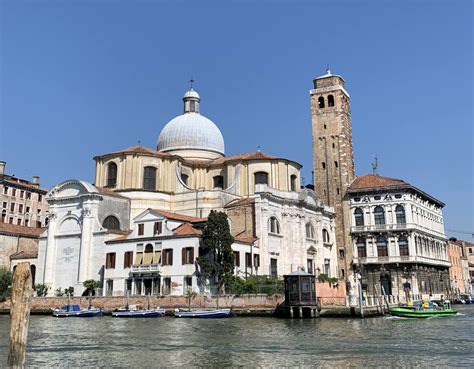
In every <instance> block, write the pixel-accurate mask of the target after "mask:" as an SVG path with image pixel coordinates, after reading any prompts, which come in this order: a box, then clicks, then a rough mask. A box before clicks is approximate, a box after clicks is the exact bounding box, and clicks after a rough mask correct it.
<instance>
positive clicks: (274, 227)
mask: <svg viewBox="0 0 474 369" xmlns="http://www.w3.org/2000/svg"><path fill="white" fill-rule="evenodd" d="M268 229H269V230H270V233H275V234H280V223H279V222H278V219H277V218H275V217H271V218H270V219H269V220H268Z"/></svg>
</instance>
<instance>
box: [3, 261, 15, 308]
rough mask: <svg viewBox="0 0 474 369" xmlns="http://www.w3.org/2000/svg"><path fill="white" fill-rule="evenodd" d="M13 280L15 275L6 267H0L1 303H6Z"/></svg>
mask: <svg viewBox="0 0 474 369" xmlns="http://www.w3.org/2000/svg"><path fill="white" fill-rule="evenodd" d="M12 280H13V273H12V272H10V271H9V270H8V269H7V268H6V267H4V266H2V267H0V302H2V301H5V300H6V299H7V297H8V296H9V292H10V287H11V284H12Z"/></svg>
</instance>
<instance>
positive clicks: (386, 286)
mask: <svg viewBox="0 0 474 369" xmlns="http://www.w3.org/2000/svg"><path fill="white" fill-rule="evenodd" d="M380 286H381V287H382V288H381V291H380V292H381V293H382V294H383V293H384V292H385V294H386V295H391V294H392V278H391V276H390V273H389V272H387V271H386V270H382V271H381V272H380Z"/></svg>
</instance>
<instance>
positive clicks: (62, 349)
mask: <svg viewBox="0 0 474 369" xmlns="http://www.w3.org/2000/svg"><path fill="white" fill-rule="evenodd" d="M457 308H458V311H459V312H461V314H460V315H458V316H455V317H451V318H430V319H426V320H424V319H420V320H416V319H413V320H412V319H402V318H392V317H380V318H367V319H364V320H360V319H345V318H338V319H336V318H334V319H332V318H320V319H313V320H309V319H308V320H298V319H294V320H281V319H275V318H232V319H221V320H212V319H211V320H198V319H175V318H156V319H135V320H134V319H113V318H111V317H108V316H106V317H101V318H100V317H99V318H90V319H88V318H83V319H80V318H69V319H68V318H63V319H57V318H53V317H50V316H32V317H31V320H30V331H29V342H28V354H27V365H28V366H42V367H53V366H54V367H56V366H62V367H79V366H81V367H83V366H88V367H97V366H100V367H140V368H150V367H172V366H184V367H197V366H198V367H206V368H210V367H213V368H222V367H237V366H245V367H269V366H272V367H281V366H291V367H293V366H311V367H313V366H319V367H341V366H343V367H348V366H349V367H366V366H370V367H375V366H377V367H380V366H389V367H400V366H402V367H433V366H435V367H446V366H451V367H452V366H455V367H471V368H472V367H474V343H473V335H474V305H471V306H459V307H457ZM9 320H10V319H9V316H8V315H0V333H1V342H0V367H4V366H5V364H6V354H7V347H8V346H7V345H8V332H9Z"/></svg>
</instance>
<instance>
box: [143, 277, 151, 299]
mask: <svg viewBox="0 0 474 369" xmlns="http://www.w3.org/2000/svg"><path fill="white" fill-rule="evenodd" d="M151 281H152V280H151V279H144V280H143V286H144V288H145V295H151Z"/></svg>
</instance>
